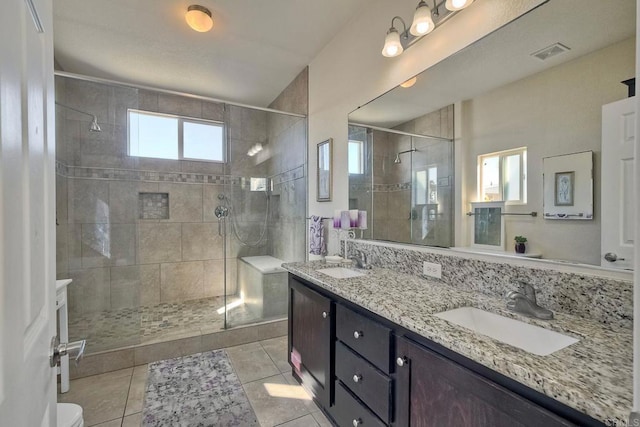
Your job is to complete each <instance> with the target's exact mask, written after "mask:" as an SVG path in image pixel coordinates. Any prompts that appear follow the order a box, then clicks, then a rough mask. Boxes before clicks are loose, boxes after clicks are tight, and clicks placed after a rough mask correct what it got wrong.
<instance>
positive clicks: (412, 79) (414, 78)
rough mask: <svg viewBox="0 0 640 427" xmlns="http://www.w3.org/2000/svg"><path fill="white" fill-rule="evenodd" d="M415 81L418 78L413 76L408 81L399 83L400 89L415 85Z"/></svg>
mask: <svg viewBox="0 0 640 427" xmlns="http://www.w3.org/2000/svg"><path fill="white" fill-rule="evenodd" d="M416 81H418V77H417V76H413V77H411V78H410V79H409V80H407V81H406V82H404V83H401V84H400V87H403V88H408V87H411V86H413V85H414V84H416Z"/></svg>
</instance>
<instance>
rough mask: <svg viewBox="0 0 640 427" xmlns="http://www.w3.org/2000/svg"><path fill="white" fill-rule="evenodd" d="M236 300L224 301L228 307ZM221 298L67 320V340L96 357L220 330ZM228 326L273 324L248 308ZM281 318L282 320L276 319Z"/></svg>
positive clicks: (231, 316) (236, 312)
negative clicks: (83, 343)
mask: <svg viewBox="0 0 640 427" xmlns="http://www.w3.org/2000/svg"><path fill="white" fill-rule="evenodd" d="M236 300H237V297H234V296H229V297H227V304H231V303H233V302H235V301H236ZM224 304H225V302H224V299H223V297H212V298H202V299H197V300H189V301H184V302H179V303H160V304H157V305H153V306H141V307H137V308H123V309H120V310H111V311H102V312H97V313H88V314H71V315H70V316H69V339H70V340H71V341H76V340H80V339H86V340H87V352H89V353H96V352H100V351H105V350H112V349H116V348H122V347H127V346H132V345H139V344H150V343H157V342H163V341H166V340H167V338H168V337H171V336H173V337H174V338H175V336H180V337H187V336H194V335H197V334H200V333H210V332H215V331H220V330H223V326H224V312H222V313H220V312H219V309H220V308H223V307H224ZM227 316H228V322H229V325H232V326H239V325H245V324H247V323H253V322H256V321H258V320H259V321H261V322H263V321H267V320H272V319H270V318H264V317H260V316H257V315H256V314H255V313H253V312H252V311H251V310H250V309H249V308H248V306H246V305H241V306H238V307H234V308H233V309H231V310H229V312H228V313H227ZM278 317H280V318H282V317H283V316H278Z"/></svg>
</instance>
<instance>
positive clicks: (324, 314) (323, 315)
mask: <svg viewBox="0 0 640 427" xmlns="http://www.w3.org/2000/svg"><path fill="white" fill-rule="evenodd" d="M328 315H329V314H328V313H327V312H326V311H323V312H322V318H323V319H326V318H327V316H328Z"/></svg>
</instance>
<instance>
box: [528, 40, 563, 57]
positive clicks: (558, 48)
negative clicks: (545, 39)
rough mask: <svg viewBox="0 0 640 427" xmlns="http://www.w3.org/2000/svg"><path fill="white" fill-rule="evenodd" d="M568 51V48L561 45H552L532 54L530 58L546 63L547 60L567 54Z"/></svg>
mask: <svg viewBox="0 0 640 427" xmlns="http://www.w3.org/2000/svg"><path fill="white" fill-rule="evenodd" d="M570 50H571V49H570V48H568V47H567V46H565V45H563V44H562V43H554V44H552V45H551V46H547V47H545V48H543V49H540V50H538V51H536V52H533V53H532V54H531V56H535V57H536V58H538V59H540V60H541V61H546V60H547V59H549V58H551V57H553V56H557V55H560V54H561V53H564V52H568V51H570Z"/></svg>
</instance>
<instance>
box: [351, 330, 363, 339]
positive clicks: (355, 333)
mask: <svg viewBox="0 0 640 427" xmlns="http://www.w3.org/2000/svg"><path fill="white" fill-rule="evenodd" d="M363 336H364V334H363V333H362V331H354V332H353V337H354V338H355V339H360V338H362V337H363Z"/></svg>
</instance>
